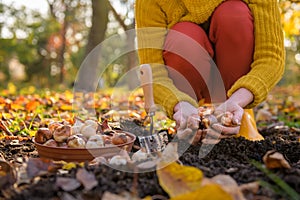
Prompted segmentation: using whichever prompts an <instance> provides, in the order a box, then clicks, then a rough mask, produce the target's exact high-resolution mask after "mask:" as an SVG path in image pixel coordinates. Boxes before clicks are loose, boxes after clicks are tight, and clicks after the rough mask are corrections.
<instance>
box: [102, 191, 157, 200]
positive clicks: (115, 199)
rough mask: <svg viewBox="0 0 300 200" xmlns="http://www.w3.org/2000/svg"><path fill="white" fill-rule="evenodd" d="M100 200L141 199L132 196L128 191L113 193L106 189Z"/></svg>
mask: <svg viewBox="0 0 300 200" xmlns="http://www.w3.org/2000/svg"><path fill="white" fill-rule="evenodd" d="M151 199H152V198H151ZM101 200H141V199H140V198H138V197H136V196H133V195H132V194H130V193H128V192H124V193H122V194H113V193H111V192H107V191H106V192H104V194H103V195H102V198H101Z"/></svg>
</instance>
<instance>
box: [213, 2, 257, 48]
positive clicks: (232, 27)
mask: <svg viewBox="0 0 300 200" xmlns="http://www.w3.org/2000/svg"><path fill="white" fill-rule="evenodd" d="M253 30H254V29H253V17H252V13H251V10H250V9H249V7H248V6H247V4H245V3H244V2H243V1H241V0H227V1H225V2H223V3H222V4H220V5H219V6H218V7H217V8H216V10H215V11H214V13H213V15H212V18H211V27H210V32H212V33H210V36H212V40H216V38H215V37H216V35H218V33H219V34H221V32H222V35H227V36H233V37H235V38H236V39H241V40H244V39H249V40H252V39H253ZM216 32H218V33H216ZM212 34H214V35H212ZM237 35H238V37H237ZM213 42H214V41H213Z"/></svg>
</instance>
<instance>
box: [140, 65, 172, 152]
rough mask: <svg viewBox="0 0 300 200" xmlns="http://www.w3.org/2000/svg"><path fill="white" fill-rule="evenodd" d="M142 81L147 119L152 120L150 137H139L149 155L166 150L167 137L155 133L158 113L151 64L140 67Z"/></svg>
mask: <svg viewBox="0 0 300 200" xmlns="http://www.w3.org/2000/svg"><path fill="white" fill-rule="evenodd" d="M140 79H141V85H142V88H143V92H144V101H145V105H144V107H145V110H146V112H147V117H149V118H150V130H149V131H150V135H148V136H141V137H139V141H140V144H141V147H144V148H145V149H146V151H147V152H148V153H150V152H157V151H161V150H163V149H164V148H165V145H166V144H165V135H163V134H156V133H154V132H155V131H154V127H153V124H154V122H153V116H154V115H155V112H156V107H155V104H154V98H153V87H152V70H151V66H150V65H149V64H143V65H141V66H140Z"/></svg>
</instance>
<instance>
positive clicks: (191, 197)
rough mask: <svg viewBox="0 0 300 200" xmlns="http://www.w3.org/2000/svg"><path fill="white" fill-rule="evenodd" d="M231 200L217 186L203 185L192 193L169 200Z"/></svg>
mask: <svg viewBox="0 0 300 200" xmlns="http://www.w3.org/2000/svg"><path fill="white" fill-rule="evenodd" d="M186 199H188V200H208V199H209V200H220V199H222V200H232V199H233V198H232V197H231V196H230V194H228V193H226V192H225V191H224V190H223V189H222V188H221V187H220V186H219V185H217V184H209V185H205V186H203V187H201V188H199V189H197V190H195V191H193V192H190V193H187V194H182V195H179V196H176V197H173V198H171V200H186Z"/></svg>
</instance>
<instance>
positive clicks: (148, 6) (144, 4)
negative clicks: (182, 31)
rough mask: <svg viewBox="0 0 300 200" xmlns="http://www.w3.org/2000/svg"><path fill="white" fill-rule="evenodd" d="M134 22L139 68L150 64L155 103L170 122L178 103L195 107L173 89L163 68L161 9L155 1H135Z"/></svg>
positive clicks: (163, 17)
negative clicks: (140, 65)
mask: <svg viewBox="0 0 300 200" xmlns="http://www.w3.org/2000/svg"><path fill="white" fill-rule="evenodd" d="M171 2H176V1H171ZM135 20H136V33H137V44H138V55H139V60H140V64H150V65H151V67H152V74H153V88H154V92H153V93H154V100H155V103H156V104H158V105H159V106H162V107H163V108H164V109H165V111H166V113H167V115H168V117H170V118H172V116H173V112H174V111H173V109H174V107H175V105H176V104H177V103H178V102H179V101H187V102H189V103H191V104H192V105H194V106H197V102H196V101H195V100H194V99H192V98H191V97H190V96H188V95H187V94H185V93H183V92H181V91H179V90H178V89H177V88H176V87H175V85H174V84H173V81H172V80H171V79H170V78H169V76H168V71H167V68H166V67H165V65H164V60H163V56H162V52H163V45H164V40H165V36H166V34H167V29H168V18H167V16H166V14H165V12H164V11H163V10H162V8H161V6H160V5H158V3H157V2H156V1H154V0H137V1H136V3H135Z"/></svg>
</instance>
